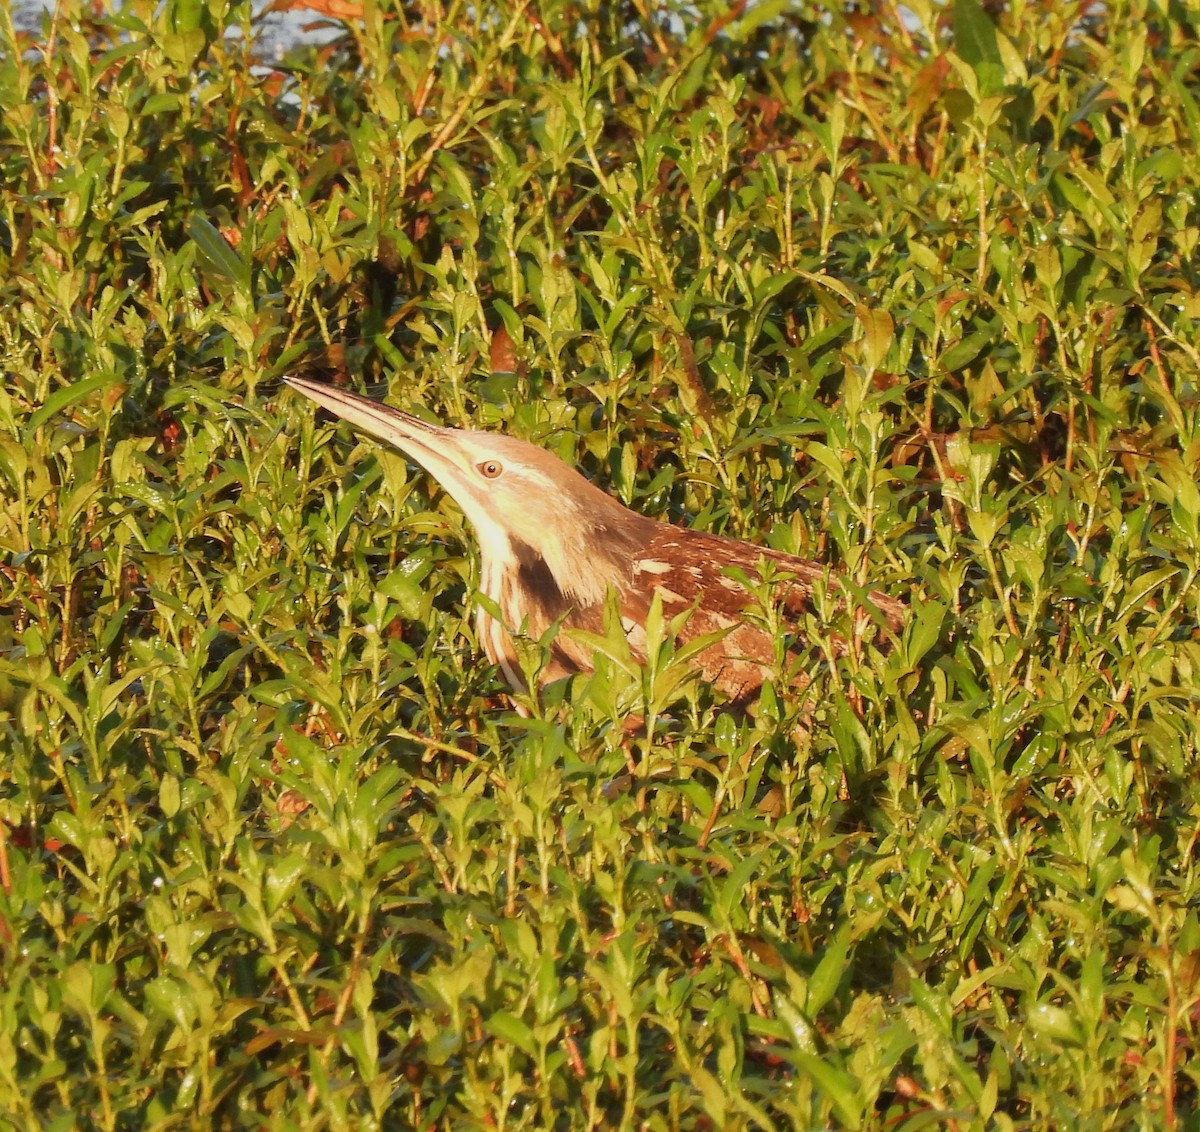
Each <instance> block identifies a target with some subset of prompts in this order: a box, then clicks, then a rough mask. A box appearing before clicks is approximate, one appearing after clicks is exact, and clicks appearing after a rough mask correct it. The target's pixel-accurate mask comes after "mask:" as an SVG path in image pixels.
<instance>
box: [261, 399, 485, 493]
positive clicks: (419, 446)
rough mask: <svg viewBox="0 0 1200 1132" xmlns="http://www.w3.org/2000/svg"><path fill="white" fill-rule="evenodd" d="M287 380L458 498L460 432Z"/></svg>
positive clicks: (460, 472)
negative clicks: (398, 453) (389, 446)
mask: <svg viewBox="0 0 1200 1132" xmlns="http://www.w3.org/2000/svg"><path fill="white" fill-rule="evenodd" d="M283 380H284V382H285V383H286V384H288V385H290V386H291V387H292V388H293V389H294V390H296V392H297V393H303V394H304V396H305V397H308V398H309V399H310V400H312V401H315V402H316V403H317V404H318V405H320V406H321V408H323V409H328V410H329V412H331V413H333V414H334V416H338V417H341V418H342V420H344V421H346V422H347V423H349V424H352V425H354V426H355V428H360V429H362V430H363V432H367V433H370V434H371V435H372V436H374V437H377V438H378V439H379V440H383V441H386V442H387V443H388V444H393V445H395V446H396V447H397V448H399V449H400V450H401V451H402V452H406V453H408V455H409V456H411V457H412V458H413V459H414V460H416V461H417V463H418V464H420V465H421V466H422V467H423V468H424V469H425V470H426V471H427V472H429V473H430V474H431V475H432V476H433V477H434V478H435V479H437V480H440V481H441V484H442V486H443V487H444V488H446V489H447V490H449V491H450V493H451V494H452V495H455V496H456V497H457V492H456V491H455V490H454V489H455V487H456V486H457V485H458V484H459V483H460V482H461V480H462V476H463V472H462V469H461V468H460V467H459V466H458V465H457V464H456V463H455V460H454V455H455V434H456V433H457V431H458V430H457V429H453V428H445V427H442V426H440V425H433V424H429V423H427V422H426V421H423V420H421V419H420V418H419V417H413V416H409V414H408V413H402V412H401V411H400V410H399V409H393V408H391V407H390V406H389V405H381V404H380V403H379V402H378V401H372V400H370V399H369V398H367V397H360V396H359V395H358V394H357V393H349V392H347V391H346V390H345V389H338V388H337V387H335V386H333V385H325V384H323V383H322V382H319V381H310V380H309V379H308V378H307V377H285V378H284V379H283Z"/></svg>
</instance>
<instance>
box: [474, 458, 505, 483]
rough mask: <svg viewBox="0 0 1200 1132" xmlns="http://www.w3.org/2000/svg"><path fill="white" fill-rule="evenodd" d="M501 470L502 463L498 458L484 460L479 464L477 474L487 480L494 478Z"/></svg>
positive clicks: (502, 467) (502, 469)
mask: <svg viewBox="0 0 1200 1132" xmlns="http://www.w3.org/2000/svg"><path fill="white" fill-rule="evenodd" d="M502 471H504V465H503V464H501V463H500V461H499V460H484V462H483V463H482V464H480V465H479V474H480V475H481V476H484V477H486V478H487V479H489V480H494V479H496V477H497V476H499V475H500V473H501V472H502Z"/></svg>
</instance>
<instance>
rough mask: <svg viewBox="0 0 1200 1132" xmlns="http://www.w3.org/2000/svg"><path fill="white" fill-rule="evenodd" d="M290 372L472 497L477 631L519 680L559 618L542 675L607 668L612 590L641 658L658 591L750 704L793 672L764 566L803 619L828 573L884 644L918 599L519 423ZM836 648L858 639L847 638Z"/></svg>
mask: <svg viewBox="0 0 1200 1132" xmlns="http://www.w3.org/2000/svg"><path fill="white" fill-rule="evenodd" d="M283 380H284V381H285V382H286V384H287V385H289V386H290V387H291V388H292V389H294V390H295V391H296V392H298V393H301V394H303V395H304V396H305V397H308V398H309V399H310V400H312V401H315V402H316V403H317V404H318V405H319V406H321V407H322V408H324V409H326V410H328V411H329V412H330V413H332V414H333V415H335V416H337V417H340V418H341V419H343V420H345V421H347V422H348V423H349V424H351V425H353V426H354V427H356V428H358V429H360V430H361V431H363V432H365V433H368V434H370V435H371V436H373V437H375V438H377V439H379V440H382V441H385V442H387V443H389V444H391V445H393V446H394V447H396V448H398V449H400V450H401V451H402V452H404V453H405V454H406V455H407V456H408V457H409V458H410V459H412V460H413V461H414V462H416V463H417V464H419V465H420V466H421V467H422V468H424V469H425V471H426V472H428V473H429V475H431V476H432V477H433V478H434V479H435V480H436V481H437V482H438V483H439V484H440V485H441V487H442V488H443V489H444V490H445V491H446V492H447V494H449V495H450V497H451V498H452V499H453V500H454V502H455V503H457V504H458V506H459V508H461V510H462V512H463V514H464V515H465V516H466V518H467V520H468V522H469V523H470V525H471V527H472V528H473V529H474V533H475V536H476V539H477V541H478V546H479V562H480V570H479V591H480V592H481V593H482V594H483V595H485V596H486V597H487V598H489V599H490V601H487V602H481V603H477V605H476V610H475V629H476V636H477V638H478V641H479V642H480V644H481V645H482V647H483V650H484V652H485V653H486V655H487V657H488V659H489V660H490V661H491V662H492V663H493V664H494V665H496V666H497V667H498V668H499V670H500V672H501V673H502V674H503V677H504V679H505V681H506V682H507V683H508V685H509V687H510V688H511V689H512V690H513V691H515V692H518V693H521V692H529V691H531V689H530V688H529V687H527V683H526V681H525V679H524V678H523V676H522V671H523V669H522V665H521V663H520V654H519V652H518V649H517V645H516V643H515V642H516V639H517V638H518V636H519V635H524V636H526V637H528V638H531V639H533V640H535V641H538V640H541V639H542V638H543V636H544V635H545V634H547V633H548V631H550V630H552V629H553V628H554V627H555V626H556V625H557V626H558V631H557V633H556V634H554V636H553V640H552V641H551V643H550V645H549V653H548V656H547V658H546V662H545V664H544V665H543V667H542V669H541V671H540V673H539V674H538V682H539V685H540V686H544V685H546V684H549V683H550V682H552V681H555V680H559V679H562V678H564V677H569V676H573V675H576V674H578V673H588V672H592V671H594V660H595V651H594V645H593V644H592V643H589V637H590V638H592V639H593V640H594V637H595V635H596V634H601V633H603V632H604V628H605V621H604V618H605V609H606V604H607V603H608V602H609V601H610V598H611V596H612V595H615V599H616V602H617V604H618V606H619V611H620V618H621V626H622V629H623V630H624V633H625V636H626V640H627V641H628V645H629V651H630V653H631V655H632V657H633V658H634V659H635V660H636V661H637V662H639V663H644V662H645V660H646V649H647V639H646V621H647V617H648V616H649V615H650V611H651V608H652V605H653V603H654V601H655V598H656V597H657V599H658V601H659V603H660V609H661V614H662V618H663V622H662V623H663V624H666V625H670V626H671V627H672V629H673V630H674V631H675V632H676V640H675V644H676V645H677V647H680V648H682V647H684V646H686V645H688V644H689V643H693V644H695V645H696V646H697V647H696V649H695V652H694V656H693V666H694V667H695V668H696V669H697V670H698V672H699V674H700V677H701V678H702V679H703V680H705V681H706V682H708V683H709V684H710V685H712V686H713V687H714V688H716V689H717V690H718V691H719V692H720V693H722V694H723V695H724V696H726V697H727V698H728V700H729V701H731V702H734V703H737V704H746V703H748V702H750V701H751V700H752V699H753V697H754V696H755V695H757V694H758V693H759V692H760V691H761V687H762V685H763V683H764V682H765V681H766V680H768V679H778V677H779V675H780V674H779V673H778V672H777V657H778V650H777V648H776V641H775V639H774V638H773V636H772V634H771V633H770V632H769V631H768V629H767V628H766V627H765V625H764V619H763V618H762V617H761V616H755V615H754V611H755V610H761V605H762V602H761V598H760V597H758V596H756V594H755V592H754V589H755V583H756V580H758V579H763V578H766V579H768V580H769V582H770V584H771V587H772V593H773V596H774V598H775V601H776V602H777V603H778V607H779V609H780V611H781V614H782V619H783V622H784V623H785V625H788V626H790V627H796V626H798V625H799V624H800V622H801V620H802V618H803V617H804V616H805V614H806V613H808V612H810V611H812V609H813V597H814V591H815V590H816V589H817V588H818V587H822V586H824V587H826V588H827V589H828V590H830V591H831V592H836V593H837V594H838V595H839V600H840V601H843V602H845V601H847V600H848V599H851V598H852V597H853V598H854V599H855V600H856V601H857V602H858V603H859V605H860V606H861V607H862V608H864V609H865V610H866V611H867V613H868V614H870V618H869V619H870V620H873V621H874V622H875V623H876V624H877V625H878V626H879V627H880V628H881V630H883V635H882V639H883V640H884V642H885V643H886V641H887V634H888V633H892V634H894V633H898V632H899V630H900V629H901V627H902V626H903V624H904V621H905V616H906V613H907V608H908V607H907V606H906V604H905V603H904V602H902V601H900V600H898V599H896V598H893V597H890V596H888V595H886V594H884V593H881V592H879V591H870V592H867V593H863V592H862V591H860V590H858V589H854V590H851V589H850V588H848V587H847V586H846V584H845V583H844V581H842V580H841V579H839V578H838V577H837V576H836V575H834V574H832V573H831V572H830V570H829V569H828V568H827V567H826V566H823V565H821V564H820V563H817V562H812V561H808V560H806V559H803V558H799V557H797V556H795V555H792V554H786V553H784V552H782V551H779V550H775V549H772V548H769V547H764V546H757V545H755V544H753V543H750V542H743V541H741V540H740V539H735V538H729V537H727V536H723V535H717V534H711V533H708V532H705V531H700V530H692V529H689V528H687V527H681V526H677V525H674V524H672V523H668V522H663V521H660V520H658V519H653V518H650V517H648V516H645V515H641V514H639V513H638V512H636V511H633V510H631V509H629V508H628V507H626V506H624V505H623V504H622V503H620V502H619V501H618V500H616V499H614V498H613V497H612V496H611V495H609V494H607V493H606V492H605V491H603V490H601V488H599V487H597V486H596V485H595V484H594V483H592V482H591V481H590V480H589V479H587V478H586V477H585V476H583V475H582V474H581V473H580V472H578V471H576V470H575V469H574V468H572V467H571V466H569V465H568V464H566V463H565V462H564V461H562V460H560V459H559V458H558V457H557V456H555V455H553V454H552V453H550V452H547V451H545V450H544V449H542V448H539V447H538V446H537V445H535V444H530V443H529V442H527V441H524V440H521V439H519V438H517V437H515V436H509V435H507V434H504V433H498V432H490V431H475V430H470V429H460V428H452V427H450V426H447V425H439V424H431V423H430V422H428V421H426V420H423V419H422V418H420V417H416V416H413V415H411V414H410V413H405V412H402V411H400V410H399V409H395V408H392V407H390V406H388V405H385V404H382V403H380V402H378V401H373V400H371V399H369V398H366V397H362V396H359V395H358V394H356V393H352V392H349V391H348V390H345V389H342V388H340V387H337V386H333V385H328V384H326V383H323V382H319V381H313V380H311V379H309V378H304V377H293V376H289V377H285V378H284V379H283ZM494 611H495V612H494ZM496 612H498V613H499V617H497V616H496ZM680 615H683V616H680ZM571 630H583V632H581V633H573V632H571ZM701 638H708V640H707V642H705V641H704V640H701ZM789 639H790V636H789ZM804 645H805V642H804V641H803V640H802V639H799V636H798V635H797V637H796V639H794V640H791V644H790V647H789V652H790V655H791V656H793V657H798V656H799V655H800V653H801V650H802V649H803V648H804ZM835 647H836V648H838V650H839V651H844V650H845V644H844V642H839V643H837V644H836V646H835Z"/></svg>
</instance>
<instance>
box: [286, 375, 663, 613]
mask: <svg viewBox="0 0 1200 1132" xmlns="http://www.w3.org/2000/svg"><path fill="white" fill-rule="evenodd" d="M284 380H285V381H286V382H287V384H288V385H290V386H291V387H292V388H293V389H295V390H296V391H297V392H299V393H303V394H304V395H305V396H306V397H309V398H311V399H312V400H313V401H315V402H316V403H317V404H318V405H320V406H322V407H323V408H325V409H328V410H329V412H331V413H333V414H335V415H336V416H339V417H341V418H342V419H343V420H345V421H348V422H349V423H350V424H352V425H355V426H356V427H357V428H360V429H362V430H363V431H364V432H367V433H370V434H371V435H372V436H374V437H377V438H378V439H380V440H384V441H386V442H388V443H389V444H393V445H395V446H396V447H397V448H399V449H400V450H401V451H402V452H405V453H406V454H407V455H408V456H409V457H411V458H412V459H413V460H415V461H416V462H417V463H418V464H420V465H421V467H423V468H424V469H425V470H426V471H427V472H428V473H429V474H430V475H431V476H433V477H434V479H436V480H437V481H438V483H440V484H441V486H442V487H443V488H444V489H445V491H446V492H447V493H448V494H449V495H450V497H451V498H452V499H453V500H454V501H455V503H457V504H458V505H459V507H461V508H462V511H463V514H464V515H466V517H467V519H468V521H469V522H470V523H471V526H472V527H474V529H475V533H476V535H477V537H478V539H479V547H480V553H481V554H482V556H483V558H484V559H485V561H486V560H488V559H489V558H490V559H492V560H495V561H498V562H506V561H514V560H519V559H521V558H522V557H523V556H525V555H528V554H529V553H532V554H533V555H535V556H536V557H537V558H539V559H541V560H542V561H543V562H545V564H546V566H547V567H549V569H550V571H551V573H552V574H553V576H554V578H555V581H556V584H557V585H558V586H559V588H560V589H561V590H562V592H563V593H564V594H565V595H567V596H568V597H570V598H573V599H574V600H576V601H579V602H582V603H584V604H593V603H595V602H597V601H600V600H603V597H604V593H605V591H606V589H607V587H608V586H609V585H610V584H616V585H620V584H621V583H622V582H623V581H624V579H625V577H627V575H628V570H629V567H630V566H631V563H632V560H633V557H634V555H635V553H636V551H637V549H638V545H639V543H640V541H641V540H642V539H644V538H645V537H646V524H649V525H650V527H651V528H653V526H654V524H653V521H652V520H649V519H646V518H644V517H643V516H641V515H638V514H636V513H635V512H633V511H629V510H628V509H626V508H625V507H623V506H621V504H620V503H618V502H617V501H616V500H615V499H613V498H612V497H611V496H609V495H606V494H605V493H604V492H603V491H601V490H600V489H599V488H597V487H596V486H595V485H594V484H592V483H591V482H590V481H588V480H587V479H585V478H584V477H583V476H581V475H580V474H579V473H578V472H577V471H575V469H574V468H571V467H569V466H568V465H566V464H564V463H563V462H562V461H561V460H560V459H558V457H557V456H554V455H552V454H551V453H549V452H546V451H545V450H544V449H541V448H538V447H537V446H536V445H533V444H529V443H527V442H526V441H524V440H518V439H517V438H516V437H514V436H505V435H503V434H500V433H494V432H476V431H471V430H467V429H458V428H449V427H446V426H444V425H434V424H429V423H428V422H427V421H423V420H421V419H420V418H419V417H414V416H411V415H410V414H408V413H402V412H400V411H399V410H398V409H393V408H390V407H389V406H387V405H381V404H379V403H378V402H376V401H371V400H368V399H367V398H365V397H360V396H358V395H357V394H355V393H349V392H347V391H346V390H344V389H338V388H335V387H333V386H330V385H323V384H321V383H320V382H316V381H310V380H308V379H307V378H300V377H288V378H285V379H284Z"/></svg>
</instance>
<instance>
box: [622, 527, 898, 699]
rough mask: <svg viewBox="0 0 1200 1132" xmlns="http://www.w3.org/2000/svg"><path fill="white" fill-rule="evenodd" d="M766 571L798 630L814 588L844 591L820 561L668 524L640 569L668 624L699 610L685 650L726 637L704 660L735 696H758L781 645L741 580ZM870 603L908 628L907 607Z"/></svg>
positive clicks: (709, 673)
mask: <svg viewBox="0 0 1200 1132" xmlns="http://www.w3.org/2000/svg"><path fill="white" fill-rule="evenodd" d="M764 568H766V569H769V570H773V571H774V572H775V573H776V574H777V575H778V576H779V587H778V589H777V591H776V597H777V599H778V600H779V603H780V610H781V612H782V614H783V616H784V618H785V620H787V621H788V622H790V623H791V624H793V625H799V624H800V621H801V619H802V617H803V615H804V614H805V613H806V612H807V611H808V610H809V609H810V608H811V602H812V592H813V587H814V586H815V585H817V584H818V583H824V584H827V585H829V586H831V587H835V588H840V587H839V582H838V579H837V578H836V577H834V576H831V575H830V573H829V571H828V569H827V568H826V567H824V566H821V565H819V564H818V563H815V562H808V561H805V560H804V559H802V558H797V557H795V556H794V555H791V554H784V553H782V552H781V551H778V550H771V549H769V548H766V547H759V546H753V545H751V544H750V543H745V542H740V541H738V540H737V539H729V538H722V537H721V536H720V535H711V534H706V533H704V532H701V531H689V530H686V529H684V528H682V527H673V526H667V525H665V524H664V525H663V526H662V527H660V528H659V529H658V530H657V531H655V533H654V534H653V536H652V537H651V539H650V542H649V544H648V546H647V548H646V552H645V555H644V556H643V557H642V559H641V560H640V561H639V562H638V563H637V566H636V568H635V571H634V576H633V590H634V592H635V593H636V594H639V595H644V598H645V601H646V605H647V608H648V606H649V601H650V598H651V597H652V595H653V594H654V593H655V592H657V593H658V595H659V597H660V599H661V600H662V604H663V612H664V614H665V615H666V616H667V617H668V618H670V617H673V616H675V615H676V614H679V613H681V612H683V611H685V610H691V611H692V613H691V616H690V617H689V618H688V620H687V622H686V624H685V626H684V628H683V631H682V633H681V640H680V643H681V644H683V643H687V642H688V641H690V640H694V639H695V638H696V637H699V636H702V635H705V634H710V633H718V632H719V633H724V634H725V635H724V636H723V637H722V639H721V640H720V641H719V642H718V643H717V644H715V645H712V646H710V647H709V648H707V649H705V650H704V651H703V652H701V653H700V656H699V661H700V668H701V671H702V672H703V674H704V676H705V678H706V679H708V680H710V681H711V682H713V683H714V684H716V685H717V686H718V687H719V688H721V689H722V690H723V691H724V692H726V693H727V694H729V695H730V696H732V697H734V698H741V697H743V696H746V695H749V694H751V693H752V692H754V691H756V690H757V689H758V688H759V687H760V686H761V684H762V682H763V680H764V679H766V678H767V677H768V676H769V675H771V674H772V672H773V670H774V668H775V661H776V650H775V642H774V641H773V640H772V639H771V637H770V636H769V634H768V633H767V632H766V631H765V630H764V629H763V628H762V627H761V626H760V625H758V624H756V623H755V622H754V621H753V620H752V619H748V618H747V616H746V613H747V610H748V609H753V608H755V607H756V606H757V605H758V599H757V598H756V596H755V595H754V593H752V592H751V591H750V590H747V588H746V586H744V585H743V584H742V583H741V582H740V581H739V580H738V578H737V576H736V575H737V574H738V572H739V571H740V572H741V573H743V574H744V575H745V576H746V578H747V579H748V580H749V581H750V583H751V584H752V585H753V582H754V580H755V579H757V578H759V577H761V576H762V575H763V572H764ZM784 578H786V579H787V580H786V583H785V582H784V581H783V579H784ZM869 603H870V605H871V607H873V608H874V609H876V610H877V611H878V612H879V613H880V614H881V615H882V616H883V618H884V619H885V620H886V622H887V624H888V625H889V627H890V628H892V629H899V627H900V626H901V624H903V620H904V614H905V606H904V604H903V603H902V602H899V601H896V600H895V599H894V598H890V597H888V596H886V595H885V594H881V593H878V592H872V593H871V594H870V595H869Z"/></svg>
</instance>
